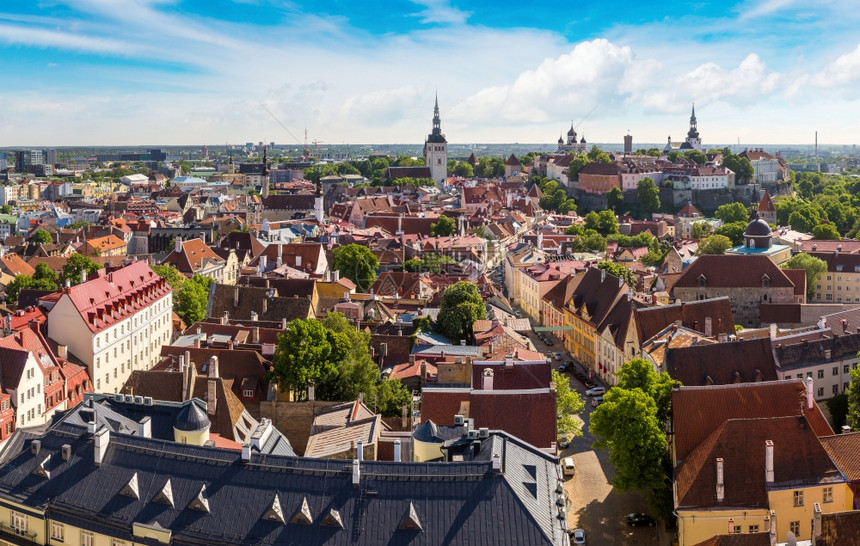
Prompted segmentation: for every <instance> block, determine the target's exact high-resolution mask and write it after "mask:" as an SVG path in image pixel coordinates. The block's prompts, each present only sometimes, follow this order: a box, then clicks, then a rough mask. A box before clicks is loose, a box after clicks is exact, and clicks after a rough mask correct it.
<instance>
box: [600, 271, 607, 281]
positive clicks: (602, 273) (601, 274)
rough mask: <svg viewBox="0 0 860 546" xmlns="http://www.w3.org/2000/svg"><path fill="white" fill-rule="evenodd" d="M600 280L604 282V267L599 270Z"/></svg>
mask: <svg viewBox="0 0 860 546" xmlns="http://www.w3.org/2000/svg"><path fill="white" fill-rule="evenodd" d="M600 282H601V283H603V282H606V270H605V269H601V270H600Z"/></svg>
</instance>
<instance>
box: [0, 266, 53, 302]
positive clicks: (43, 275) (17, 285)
mask: <svg viewBox="0 0 860 546" xmlns="http://www.w3.org/2000/svg"><path fill="white" fill-rule="evenodd" d="M58 281H59V275H58V274H57V272H56V271H53V270H52V269H51V268H49V267H48V266H47V264H44V263H41V264H39V265H37V266H36V273H35V274H34V275H33V276H32V277H31V276H30V275H18V276H17V277H15V279H14V280H12V282H10V283H9V284H8V285H6V300H7V301H8V302H10V303H17V301H18V295H19V294H20V293H21V290H24V289H30V290H51V291H53V290H57V289H58V288H59V286H58V285H57V282H58Z"/></svg>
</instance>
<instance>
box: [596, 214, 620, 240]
mask: <svg viewBox="0 0 860 546" xmlns="http://www.w3.org/2000/svg"><path fill="white" fill-rule="evenodd" d="M597 217H598V219H597V232H598V233H600V234H601V235H603V236H607V235H612V234H613V233H618V218H616V217H615V213H614V212H612V211H611V210H602V211H600V212H598V213H597Z"/></svg>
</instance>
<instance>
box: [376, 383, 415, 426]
mask: <svg viewBox="0 0 860 546" xmlns="http://www.w3.org/2000/svg"><path fill="white" fill-rule="evenodd" d="M373 403H374V404H375V406H376V408H375V409H376V411H377V412H379V413H381V414H382V416H383V417H400V415H401V414H402V412H403V405H404V404H406V407H407V411H409V407H410V405H411V403H412V394H410V393H409V390H408V389H407V388H406V387H405V386H404V385H403V383H401V382H400V380H399V379H387V380H383V381H381V382H380V383H379V384H378V385H376V395H375V396H374V400H373Z"/></svg>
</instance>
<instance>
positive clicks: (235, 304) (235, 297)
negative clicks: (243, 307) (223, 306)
mask: <svg viewBox="0 0 860 546" xmlns="http://www.w3.org/2000/svg"><path fill="white" fill-rule="evenodd" d="M237 307H239V287H238V286H234V287H233V309H236V308H237Z"/></svg>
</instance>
